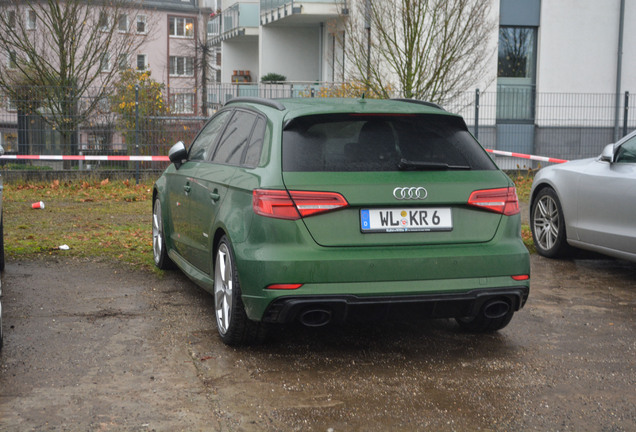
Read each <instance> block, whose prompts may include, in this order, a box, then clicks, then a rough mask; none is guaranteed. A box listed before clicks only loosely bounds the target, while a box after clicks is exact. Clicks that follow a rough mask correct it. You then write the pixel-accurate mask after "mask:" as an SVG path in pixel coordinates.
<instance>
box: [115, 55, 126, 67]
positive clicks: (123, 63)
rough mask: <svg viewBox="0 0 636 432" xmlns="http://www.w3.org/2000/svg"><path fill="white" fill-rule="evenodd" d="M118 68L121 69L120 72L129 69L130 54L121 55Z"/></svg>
mask: <svg viewBox="0 0 636 432" xmlns="http://www.w3.org/2000/svg"><path fill="white" fill-rule="evenodd" d="M117 67H118V68H119V70H126V69H128V54H119V58H118V60H117Z"/></svg>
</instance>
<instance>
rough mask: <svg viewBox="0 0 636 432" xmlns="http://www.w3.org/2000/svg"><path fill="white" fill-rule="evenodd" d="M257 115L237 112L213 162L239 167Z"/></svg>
mask: <svg viewBox="0 0 636 432" xmlns="http://www.w3.org/2000/svg"><path fill="white" fill-rule="evenodd" d="M255 121H256V115H255V114H252V113H248V112H245V111H238V110H237V111H235V112H234V115H233V116H232V118H231V119H230V121H229V122H228V125H227V128H225V132H223V136H222V137H221V140H220V141H219V145H218V146H217V148H216V151H215V152H214V156H213V157H212V161H213V162H218V163H222V164H229V165H239V164H240V163H241V157H242V156H243V151H244V150H245V149H246V148H247V144H248V142H249V138H250V136H251V135H252V129H253V128H254V122H255Z"/></svg>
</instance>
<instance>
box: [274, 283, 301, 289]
mask: <svg viewBox="0 0 636 432" xmlns="http://www.w3.org/2000/svg"><path fill="white" fill-rule="evenodd" d="M301 286H303V284H299V283H297V284H272V285H268V286H267V289H275V290H295V289H298V288H300V287H301Z"/></svg>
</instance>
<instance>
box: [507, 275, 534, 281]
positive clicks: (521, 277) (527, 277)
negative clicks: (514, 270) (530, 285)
mask: <svg viewBox="0 0 636 432" xmlns="http://www.w3.org/2000/svg"><path fill="white" fill-rule="evenodd" d="M510 277H511V278H512V279H513V280H516V281H524V280H528V279H530V275H514V276H510Z"/></svg>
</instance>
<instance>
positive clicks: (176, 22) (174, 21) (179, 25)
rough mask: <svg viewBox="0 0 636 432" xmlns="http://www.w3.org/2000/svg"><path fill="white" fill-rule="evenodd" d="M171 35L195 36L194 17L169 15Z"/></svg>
mask: <svg viewBox="0 0 636 432" xmlns="http://www.w3.org/2000/svg"><path fill="white" fill-rule="evenodd" d="M168 24H169V27H170V36H173V37H187V38H191V37H193V36H194V19H193V18H183V17H169V18H168Z"/></svg>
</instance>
